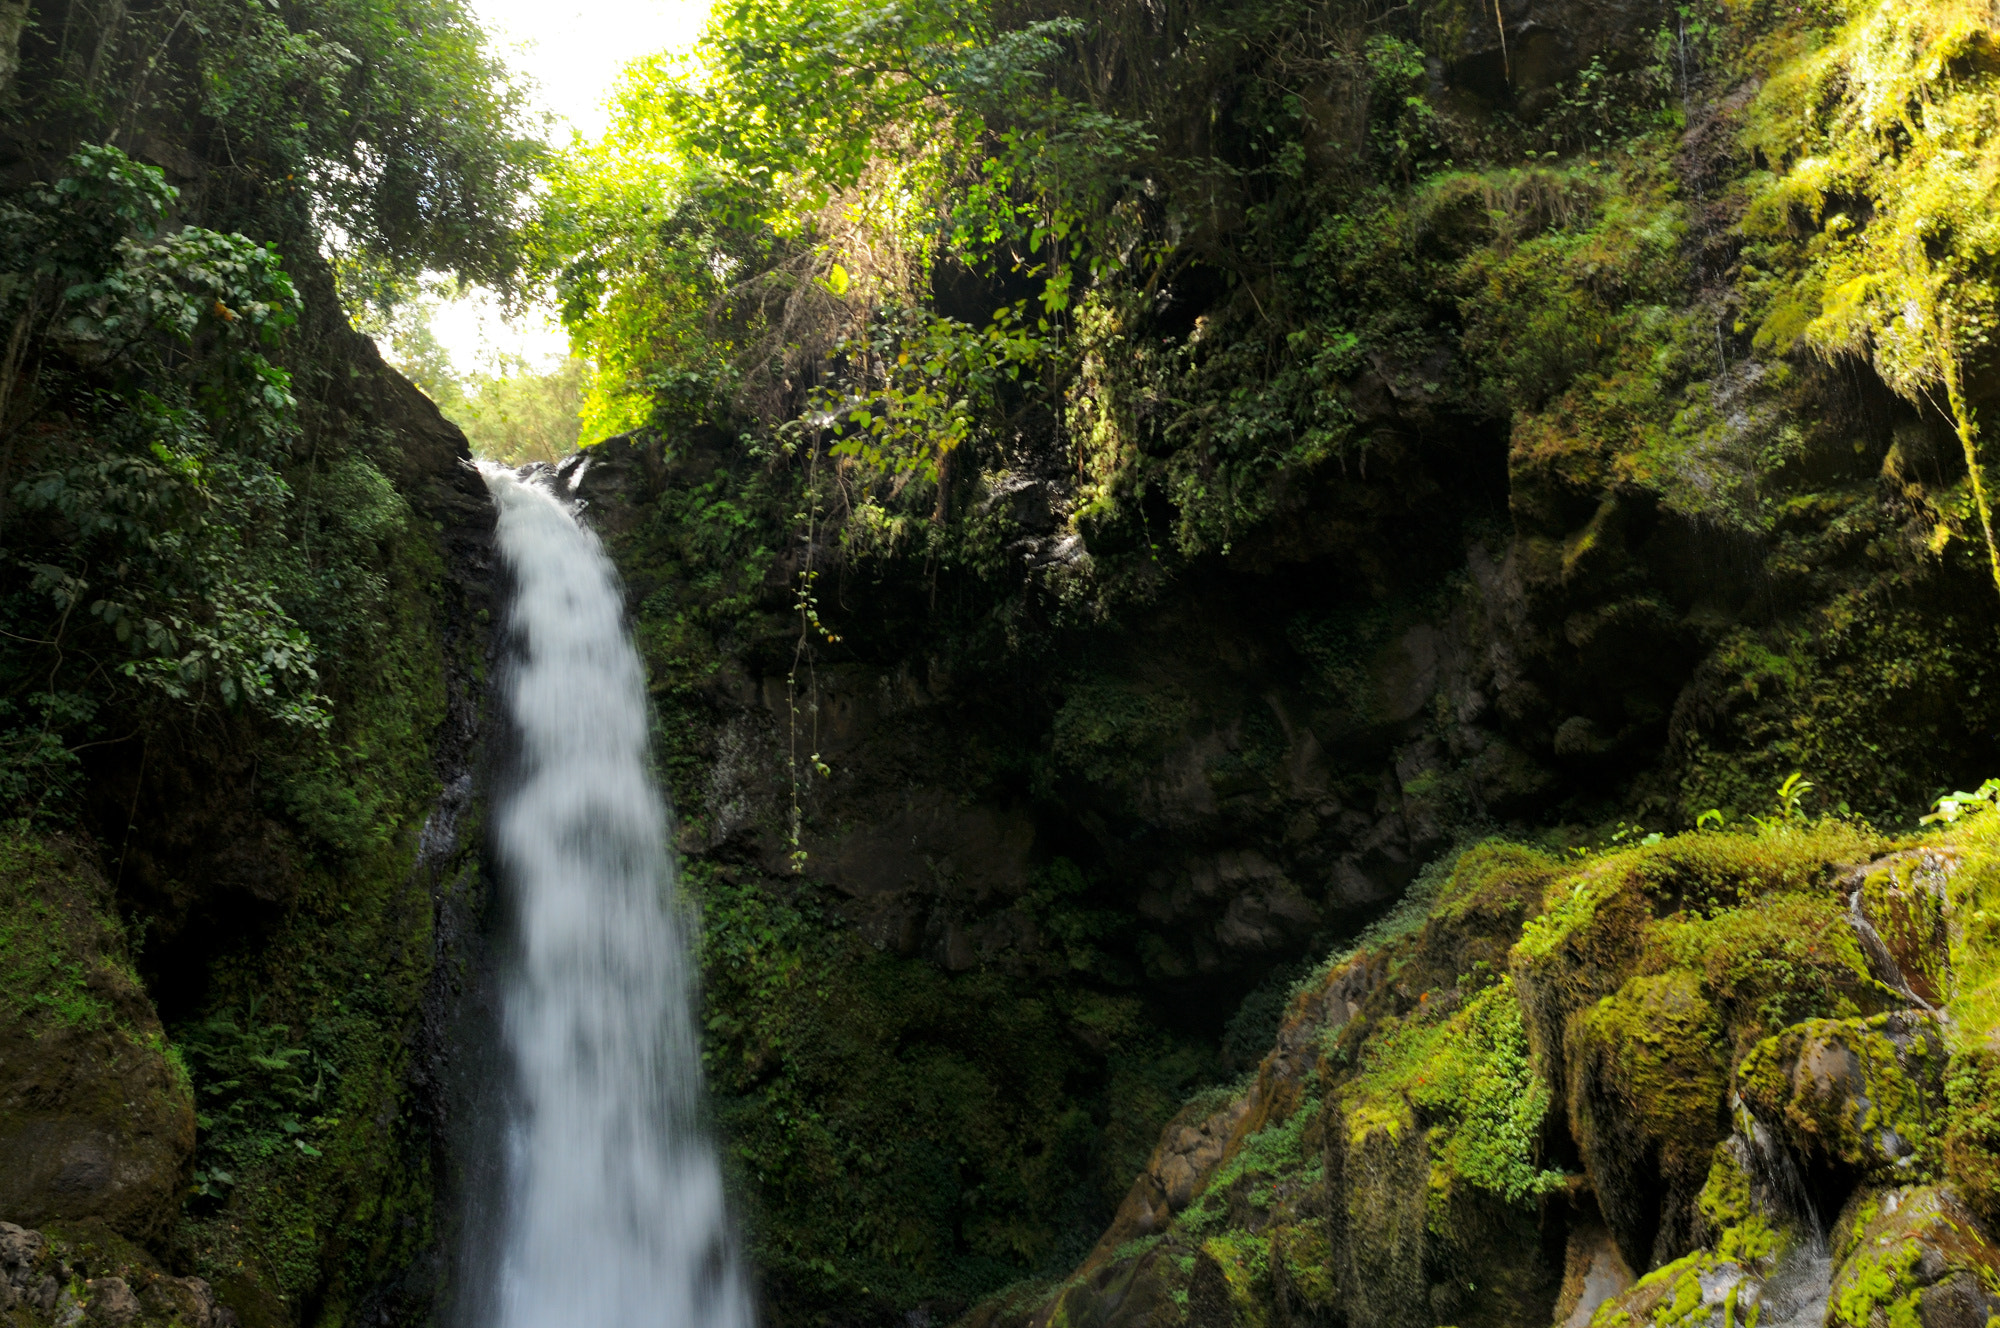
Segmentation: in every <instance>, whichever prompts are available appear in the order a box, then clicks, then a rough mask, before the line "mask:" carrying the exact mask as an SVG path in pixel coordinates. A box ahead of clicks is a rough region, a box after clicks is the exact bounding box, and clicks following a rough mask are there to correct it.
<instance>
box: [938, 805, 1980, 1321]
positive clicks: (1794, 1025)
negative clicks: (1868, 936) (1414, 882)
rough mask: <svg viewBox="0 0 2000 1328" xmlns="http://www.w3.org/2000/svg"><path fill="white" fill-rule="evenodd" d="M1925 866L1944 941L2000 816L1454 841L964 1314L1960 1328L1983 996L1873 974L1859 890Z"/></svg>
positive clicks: (1973, 1210)
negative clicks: (1111, 1218) (1091, 1241)
mask: <svg viewBox="0 0 2000 1328" xmlns="http://www.w3.org/2000/svg"><path fill="white" fill-rule="evenodd" d="M1926 863H1928V864H1931V865H1932V867H1937V869H1938V870H1940V871H1942V870H1943V869H1942V868H1941V867H1938V864H1950V870H1949V872H1946V873H1944V875H1943V877H1942V883H1941V884H1940V885H1939V887H1938V889H1937V892H1936V894H1935V896H1934V897H1935V898H1936V899H1937V900H1938V901H1939V903H1938V907H1939V908H1940V909H1941V910H1942V925H1941V926H1940V928H1939V929H1938V930H1937V931H1936V932H1935V936H1936V938H1937V939H1936V940H1933V941H1929V942H1928V944H1931V945H1938V944H1943V943H1944V938H1945V937H1947V936H1957V935H1963V934H1964V932H1963V931H1962V930H1960V928H1962V927H1963V926H1965V925H1966V924H1967V923H1969V922H1970V921H1971V920H1972V913H1973V912H1974V911H1976V910H1977V909H1978V908H1982V907H1984V906H1985V904H1986V903H1987V902H1989V896H1988V895H1987V894H1986V893H1985V891H1986V890H1987V889H1988V888H1990V887H1991V886H1992V885H1994V884H1996V883H2000V812H1982V813H1980V814H1979V815H1978V816H1977V817H1975V818H1973V819H1972V820H1971V821H1970V822H1969V823H1967V824H1966V825H1963V826H1959V827H1957V828H1954V829H1950V830H1945V831H1936V832H1933V833H1932V834H1931V835H1930V836H1928V837H1927V838H1926V840H1924V841H1923V842H1921V843H1918V844H1915V845H1912V844H1908V843H1907V842H1905V843H1902V844H1897V843H1892V842H1889V841H1884V840H1881V839H1878V838H1874V837H1872V836H1871V835H1869V834H1867V833H1865V832H1858V831H1857V830H1856V829H1854V828H1852V827H1847V826H1843V825H1839V824H1835V823H1824V824H1821V825H1819V826H1818V827H1816V828H1810V829H1809V828H1806V827H1803V826H1800V825H1797V824H1793V825H1786V824H1783V823H1774V824H1771V825H1767V826H1766V827H1764V828H1763V829H1761V830H1753V831H1750V832H1744V833H1734V834H1717V833H1707V834H1700V835H1689V836H1683V837H1680V838H1678V839H1666V840H1664V841H1663V842H1660V843H1656V844H1650V845H1641V846H1638V847H1635V848H1631V849H1625V850H1621V851H1609V852H1603V853H1597V854H1587V855H1584V856H1583V857H1582V858H1581V859H1580V860H1579V859H1572V860H1571V862H1570V863H1568V864H1562V863H1559V862H1557V861H1555V860H1552V859H1549V858H1545V857H1542V856H1540V855H1538V854H1535V853H1533V852H1531V851H1529V850H1525V849H1521V848H1517V847H1511V846H1499V845H1486V846H1481V847H1479V848H1476V849H1474V850H1472V851H1470V852H1467V853H1464V854H1463V855H1462V856H1460V857H1459V858H1458V859H1457V862H1456V865H1455V868H1454V870H1453V872H1452V873H1451V875H1450V877H1449V878H1447V879H1446V880H1445V881H1444V882H1443V883H1442V884H1441V886H1440V887H1439V888H1438V889H1437V892H1436V893H1435V894H1434V895H1432V896H1430V897H1428V898H1426V899H1423V900H1422V901H1421V910H1420V911H1419V910H1418V909H1417V908H1416V906H1413V905H1412V906H1406V910H1405V912H1404V914H1403V916H1402V918H1401V919H1400V921H1396V922H1393V924H1392V925H1385V926H1384V927H1383V928H1382V929H1381V930H1380V931H1379V932H1378V933H1377V935H1376V937H1375V938H1374V939H1373V940H1372V941H1370V942H1368V943H1366V944H1364V945H1363V946H1361V947H1360V949H1359V951H1358V952H1357V953H1356V954H1355V955H1353V956H1351V957H1349V958H1347V959H1345V960H1344V961H1342V962H1340V963H1337V964H1332V965H1329V966H1328V968H1327V969H1326V970H1324V971H1323V972H1322V973H1321V974H1319V975H1317V976H1315V977H1314V978H1313V979H1311V980H1310V981H1309V982H1307V983H1306V984H1304V987H1303V990H1301V992H1300V993H1299V994H1298V995H1297V996H1296V997H1295V998H1294V1000H1293V1003H1292V1005H1291V1006H1290V1008H1289V1012H1288V1016H1287V1019H1286V1022H1285V1024H1284V1026H1283V1030H1282V1031H1281V1033H1280V1034H1279V1037H1278V1040H1277V1043H1276V1045H1275V1046H1274V1047H1273V1049H1272V1051H1271V1053H1270V1055H1269V1056H1268V1057H1267V1058H1266V1060H1265V1062H1264V1064H1263V1066H1262V1067H1261V1069H1260V1073H1259V1075H1258V1076H1257V1078H1256V1079H1255V1080H1254V1081H1253V1082H1252V1083H1251V1084H1250V1085H1248V1086H1247V1087H1246V1088H1245V1089H1244V1090H1243V1091H1241V1092H1239V1093H1238V1094H1237V1095H1236V1096H1234V1097H1233V1098H1229V1099H1226V1100H1217V1099H1213V1098H1211V1099H1208V1100H1205V1101H1201V1102H1199V1103H1196V1104H1193V1105H1191V1106H1190V1108H1189V1109H1188V1110H1187V1111H1185V1112H1184V1113H1183V1115H1182V1116H1181V1117H1179V1118H1177V1119H1176V1120H1175V1121H1174V1122H1173V1123H1172V1124H1171V1125H1170V1126H1169V1128H1168V1129H1167V1130H1166V1131H1165V1132H1164V1133H1163V1135H1162V1136H1161V1139H1160V1142H1159V1146H1158V1149H1157V1150H1156V1152H1155V1154H1154V1156H1153V1159H1152V1162H1151V1164H1150V1166H1149V1167H1148V1170H1147V1172H1146V1174H1145V1175H1144V1176H1142V1177H1141V1179H1140V1181H1139V1183H1137V1184H1136V1185H1135V1186H1134V1187H1133V1190H1132V1194H1131V1195H1130V1196H1129V1197H1128V1199H1127V1202H1126V1205H1125V1207H1124V1208H1121V1210H1120V1212H1119V1218H1118V1222H1117V1223H1116V1224H1115V1225H1114V1226H1113V1227H1112V1229H1111V1230H1110V1231H1109V1232H1107V1234H1106V1236H1105V1238H1104V1239H1103V1240H1102V1241H1100V1242H1099V1244H1098V1246H1097V1247H1096V1249H1095V1250H1093V1251H1092V1253H1091V1255H1090V1257H1089V1258H1088V1259H1087V1260H1086V1261H1085V1262H1084V1263H1083V1265H1082V1266H1081V1267H1080V1268H1079V1269H1078V1270H1077V1272H1076V1273H1075V1274H1073V1275H1072V1277H1071V1278H1070V1279H1069V1280H1068V1281H1066V1282H1064V1283H1062V1284H1060V1285H1059V1286H1058V1287H1057V1288H1056V1289H1055V1290H1054V1291H1053V1292H1049V1293H1043V1294H1042V1296H1041V1297H1040V1298H1039V1299H1038V1298H1037V1297H1035V1296H1030V1295H1027V1294H1026V1293H1016V1294H1015V1295H1014V1296H1013V1297H1011V1298H1008V1299H1004V1300H996V1301H994V1302H991V1303H989V1304H988V1305H987V1306H984V1307H982V1309H981V1310H980V1311H979V1313H978V1315H976V1316H975V1317H974V1319H973V1320H972V1322H975V1323H980V1324H982V1325H995V1326H996V1328H997V1326H1001V1325H1012V1324H1020V1325H1036V1326H1037V1328H1042V1326H1044V1325H1065V1324H1069V1323H1074V1322H1078V1321H1081V1320H1079V1319H1078V1318H1077V1317H1076V1316H1079V1315H1080V1316H1083V1319H1087V1320H1089V1321H1091V1322H1098V1321H1113V1320H1114V1319H1116V1316H1117V1315H1118V1314H1119V1313H1120V1312H1121V1311H1120V1308H1119V1307H1121V1306H1126V1305H1131V1306H1151V1305H1157V1304H1159V1303H1160V1302H1161V1301H1162V1300H1171V1301H1174V1302H1176V1303H1180V1304H1184V1305H1185V1306H1186V1313H1187V1319H1186V1321H1187V1322H1188V1323H1196V1322H1201V1323H1210V1322H1213V1323H1217V1324H1225V1325H1230V1328H1243V1325H1250V1324H1268V1325H1294V1324H1297V1325H1305V1324H1314V1325H1317V1324H1322V1323H1346V1324H1348V1325H1371V1326H1379V1328H1426V1326H1427V1325H1431V1324H1435V1323H1440V1322H1449V1323H1458V1324H1479V1325H1505V1324H1519V1325H1534V1326H1535V1328H1544V1326H1545V1325H1549V1324H1557V1325H1562V1326H1563V1328H1590V1325H1596V1326H1597V1328H1638V1325H1651V1326H1654V1328H1667V1326H1668V1325H1672V1326H1674V1328H1728V1325H1731V1324H1738V1325H1740V1324H1743V1323H1745V1322H1750V1321H1753V1316H1754V1321H1755V1322H1761V1323H1765V1324H1786V1325H1792V1324H1798V1325H1818V1324H1821V1323H1825V1324H1828V1325H1837V1326H1838V1328H1885V1325H1894V1324H1899V1323H1900V1324H1913V1325H1923V1328H1947V1326H1949V1328H1961V1325H1962V1326H1964V1328H1979V1326H1982V1325H1984V1324H1985V1323H1986V1321H1987V1317H1988V1316H1989V1315H1990V1314H1993V1313H2000V1253H1996V1249H1995V1246H1994V1243H1993V1239H1992V1236H1991V1232H1990V1228H1989V1227H1988V1226H1987V1225H1986V1223H1985V1220H1984V1218H1983V1217H1982V1215H1981V1213H1980V1211H1979V1210H1978V1208H1977V1207H1976V1206H1975V1205H1974V1204H1972V1203H1969V1202H1968V1201H1967V1195H1968V1194H1970V1193H1971V1192H1972V1190H1968V1189H1966V1188H1962V1186H1961V1183H1959V1182H1957V1181H1955V1180H1954V1179H1952V1177H1953V1176H1954V1175H1963V1176H1965V1177H1967V1180H1966V1181H1965V1182H1963V1185H1965V1186H1971V1187H1975V1188H1976V1187H1977V1186H1978V1184H1979V1181H1978V1179H1977V1178H1978V1177H1979V1176H1981V1175H1983V1174H1984V1173H1983V1172H1981V1171H1979V1170H1978V1167H1977V1159H1978V1158H1979V1157H1982V1156H1984V1154H1983V1153H1982V1152H1980V1151H1979V1148H1980V1147H1983V1144H1982V1145H1979V1146H1977V1147H1975V1146H1974V1144H1973V1141H1974V1140H1983V1139H1985V1138H1986V1137H1987V1136H1986V1135H1985V1134H1983V1133H1981V1132H1982V1131H1984V1130H1986V1129H1987V1125H1986V1124H1985V1122H1987V1120H1988V1117H1989V1115H1990V1112H1991V1103H1990V1101H1987V1100H1985V1099H1983V1098H1981V1097H1979V1096H1978V1093H1977V1088H1976V1085H1977V1083H1978V1082H1980V1081H1979V1077H1978V1076H1979V1074H1980V1069H1981V1066H1982V1065H1983V1064H1984V1063H1985V1062H1984V1060H1983V1052H1984V1047H1985V1045H1986V1043H1987V1040H1988V1039H1990V1038H1991V1037H1992V1036H1993V1028H1992V1023H1991V1019H1992V1015H1991V1012H1990V1009H1989V1007H1988V1006H1987V1005H1986V1004H1985V1003H1984V1002H1985V999H1986V997H1985V993H1984V989H1983V988H1979V987H1970V986H1965V985H1960V986H1957V987H1954V988H1952V989H1951V998H1950V999H1948V1000H1947V1001H1946V1002H1945V1003H1944V1005H1943V1006H1942V1007H1941V1008H1940V1009H1938V1010H1930V1009H1926V1008H1923V1007H1922V1006H1920V1005H1918V1004H1916V1003H1914V1002H1911V1001H1909V1000H1908V998H1907V994H1906V993H1900V992H1897V991H1896V990H1895V989H1893V988H1891V987H1890V986H1888V985H1887V984H1885V983H1882V982H1880V981H1878V980H1877V979H1876V978H1874V977H1873V976H1871V969H1870V963H1871V960H1870V957H1869V955H1868V954H1867V953H1866V951H1865V949H1864V946H1863V944H1862V937H1863V935H1864V927H1863V920H1861V919H1857V918H1856V916H1855V915H1854V913H1853V912H1852V911H1851V904H1850V895H1851V894H1852V893H1853V886H1854V883H1855V882H1857V881H1861V880H1865V879H1874V878H1884V877H1891V876H1896V875H1898V874H1899V873H1904V874H1906V873H1907V869H1908V868H1909V866H1910V865H1911V864H1917V865H1918V866H1919V867H1922V864H1926ZM1857 864H1858V865H1857ZM1975 882H1977V883H1978V884H1977V885H1976V886H1975V885H1974V883H1975ZM1924 888H1925V889H1926V890H1927V891H1929V890H1930V889H1931V887H1930V886H1929V885H1926V886H1925V887H1924ZM1925 935H1926V936H1927V937H1929V936H1931V935H1932V933H1931V932H1928V931H1927V932H1926V933H1925ZM1953 953H1954V954H1955V955H1956V956H1957V962H1958V964H1959V966H1960V968H1961V969H1963V968H1964V967H1966V966H1978V965H1984V964H1987V963H1990V962H1991V960H1990V959H1989V958H1987V954H1988V951H1987V948H1986V945H1985V943H1984V942H1981V943H1978V944H1974V945H1963V944H1961V945H1959V946H1957V948H1956V949H1955V950H1954V951H1953ZM1910 958H1911V960H1912V961H1914V962H1919V963H1922V964H1924V965H1929V966H1931V967H1932V969H1933V970H1935V966H1936V965H1937V964H1938V963H1939V962H1940V957H1939V956H1938V955H1937V954H1935V953H1934V952H1933V951H1932V950H1931V949H1928V948H1923V947H1919V948H1918V949H1916V950H1914V951H1912V952H1911V955H1910ZM1496 961H1497V966H1498V968H1500V969H1504V970H1505V972H1506V976H1505V977H1504V978H1499V979H1498V980H1497V981H1496V980H1495V978H1494V977H1493V976H1490V975H1492V974H1494V973H1495V971H1496ZM1482 975H1488V976H1482ZM1899 1001H1900V1002H1901V1003H1898V1002H1899ZM1885 1002H1886V1003H1888V1004H1889V1005H1890V1007H1891V1008H1887V1009H1882V1010H1879V1011H1876V1012H1872V1013H1863V1012H1861V1009H1865V1008H1866V1007H1867V1006H1868V1005H1870V1004H1875V1003H1885ZM1857 1007H1861V1008H1860V1009H1857ZM1814 1010H1824V1011H1827V1013H1824V1014H1816V1013H1811V1012H1812V1011H1814ZM1795 1015H1803V1016H1804V1017H1793V1016H1795ZM1537 1027H1540V1028H1541V1030H1542V1031H1541V1032H1536V1031H1534V1030H1536V1029H1537ZM1551 1029H1553V1030H1555V1031H1554V1032H1553V1033H1551V1032H1550V1031H1549V1030H1551ZM1530 1060H1532V1067H1530V1064H1529V1062H1530ZM1954 1085H1955V1087H1954ZM1503 1121H1504V1124H1503V1123H1502V1122H1503ZM1954 1138H1956V1139H1963V1140H1966V1143H1963V1144H1961V1145H1960V1146H1959V1148H1960V1152H1959V1153H1956V1154H1955V1153H1954V1152H1953V1150H1952V1148H1951V1147H1950V1146H1948V1144H1947V1141H1949V1140H1952V1139H1954ZM1968 1159H1969V1161H1968ZM1184 1194H1185V1195H1186V1196H1187V1197H1185V1198H1184V1197H1182V1196H1183V1195H1184ZM1135 1313H1137V1314H1138V1317H1135V1318H1133V1319H1131V1320H1130V1322H1133V1323H1141V1322H1147V1323H1150V1322H1153V1321H1154V1320H1152V1319H1151V1318H1148V1317H1146V1314H1148V1313H1150V1311H1146V1312H1143V1313H1142V1312H1138V1311H1135ZM1116 1321H1119V1322H1124V1321H1125V1320H1116Z"/></svg>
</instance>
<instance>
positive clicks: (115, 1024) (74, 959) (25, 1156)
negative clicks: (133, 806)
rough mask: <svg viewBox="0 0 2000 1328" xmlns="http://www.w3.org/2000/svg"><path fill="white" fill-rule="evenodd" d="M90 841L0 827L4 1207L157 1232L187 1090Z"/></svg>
mask: <svg viewBox="0 0 2000 1328" xmlns="http://www.w3.org/2000/svg"><path fill="white" fill-rule="evenodd" d="M94 858H95V853H94V851H93V850H92V849H91V848H90V847H89V846H87V845H85V844H82V843H79V842H76V841H71V840H53V841H46V840H42V839H40V838H37V837H35V836H32V835H28V834H23V833H22V832H20V831H18V830H15V831H10V832H8V833H7V834H6V835H5V836H4V838H0V912H4V914H5V915H6V916H7V918H8V922H7V923H6V924H4V935H5V944H4V945H0V1219H7V1220H12V1221H15V1222H22V1223H41V1222H45V1221H74V1220H78V1219H83V1218H96V1219H101V1220H102V1221H103V1222H105V1223H107V1224H108V1225H109V1226H110V1227H112V1228H113V1229H115V1230H117V1231H119V1232H121V1233H122V1234H124V1235H125V1236H127V1237H129V1238H131V1239H134V1240H140V1241H149V1240H156V1239H158V1238H159V1237H160V1236H161V1235H162V1234H163V1233H164V1232H165V1231H166V1229H167V1227H168V1225H169V1224H170V1223H171V1222H172V1221H173V1219H174V1217H175V1216H176V1215H177V1213H178V1212H179V1208H180V1198H181V1191H182V1189H183V1187H184V1186H185V1184H186V1180H187V1172H188V1167H189V1163H190V1160H191V1158H192V1156H193V1153H194V1143H195V1118H194V1100H193V1094H192V1092H191V1089H190V1085H189V1083H188V1080H187V1075H186V1072H185V1071H184V1070H182V1069H181V1068H180V1067H179V1066H178V1065H176V1064H175V1063H173V1062H172V1061H170V1060H169V1059H168V1056H167V1047H166V1041H165V1038H164V1036H163V1031H162V1029H161V1026H160V1021H159V1017H158V1016H157V1015H156V1014H155V1013H154V1010H153V1005H152V1002H151V1001H150V1000H149V999H148V998H147V996H146V994H145V991H144V989H143V988H142V987H141V986H140V985H139V982H138V979H137V977H136V975H134V973H133V972H132V967H131V958H130V955H129V954H128V953H127V950H126V944H125V932H124V928H123V926H122V925H121V924H120V923H119V922H118V920H117V914H116V912H115V910H114V904H113V899H112V893H111V886H110V883H109V882H107V881H106V880H105V879H104V878H103V876H102V875H101V874H100V873H99V871H98V870H97V867H96V864H95V862H94Z"/></svg>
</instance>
